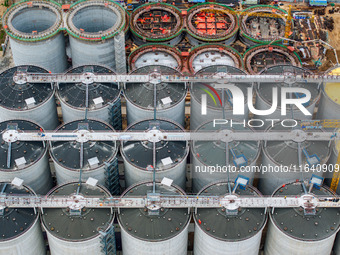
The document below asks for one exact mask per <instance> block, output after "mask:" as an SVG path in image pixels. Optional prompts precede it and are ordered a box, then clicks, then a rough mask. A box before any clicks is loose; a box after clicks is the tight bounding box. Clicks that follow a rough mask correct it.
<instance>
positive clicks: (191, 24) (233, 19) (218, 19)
mask: <svg viewBox="0 0 340 255" xmlns="http://www.w3.org/2000/svg"><path fill="white" fill-rule="evenodd" d="M185 22H186V29H187V32H188V35H187V36H188V39H189V41H190V43H191V44H192V45H199V44H202V43H223V44H226V45H230V44H232V43H233V42H234V41H235V40H236V37H237V34H238V33H237V32H238V29H239V20H238V16H237V14H236V12H235V11H234V10H233V9H231V8H230V7H228V6H226V5H223V4H218V3H200V4H196V5H194V6H193V7H191V8H190V9H188V11H187V15H186V17H185Z"/></svg>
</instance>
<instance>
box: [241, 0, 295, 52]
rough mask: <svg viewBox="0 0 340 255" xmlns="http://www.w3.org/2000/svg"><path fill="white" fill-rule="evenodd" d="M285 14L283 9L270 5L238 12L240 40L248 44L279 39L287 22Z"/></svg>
mask: <svg viewBox="0 0 340 255" xmlns="http://www.w3.org/2000/svg"><path fill="white" fill-rule="evenodd" d="M287 15H288V13H287V12H286V11H285V10H283V9H280V8H278V7H275V6H272V5H255V6H251V7H249V8H247V9H244V10H243V11H242V12H241V14H240V40H241V41H242V42H243V43H245V44H246V45H248V46H253V45H256V44H262V43H267V44H268V43H273V42H279V41H281V39H280V37H281V38H283V37H285V31H286V25H287V24H288V23H287ZM290 31H292V27H291V28H290Z"/></svg>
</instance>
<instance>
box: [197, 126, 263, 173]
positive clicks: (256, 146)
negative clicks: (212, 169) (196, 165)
mask: <svg viewBox="0 0 340 255" xmlns="http://www.w3.org/2000/svg"><path fill="white" fill-rule="evenodd" d="M229 121H230V120H229ZM235 122H236V123H238V121H235ZM220 130H232V131H235V132H254V131H253V129H252V128H250V127H247V126H246V127H244V126H243V125H238V124H234V125H233V126H232V127H230V123H228V124H216V125H215V127H214V123H213V122H212V121H211V122H208V123H205V124H203V125H201V126H200V127H198V128H197V130H196V131H197V132H207V133H213V132H218V131H220ZM228 148H229V163H228V164H229V165H232V166H236V167H237V168H239V167H241V166H248V165H251V164H253V163H254V162H255V161H256V160H257V158H258V157H259V153H260V142H257V141H232V142H229V144H228ZM191 150H192V152H193V154H194V156H195V157H196V158H197V159H198V160H199V161H200V162H201V163H202V164H204V165H209V166H221V167H222V166H225V165H226V143H225V142H221V141H193V142H192V143H191Z"/></svg>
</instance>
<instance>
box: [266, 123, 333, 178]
mask: <svg viewBox="0 0 340 255" xmlns="http://www.w3.org/2000/svg"><path fill="white" fill-rule="evenodd" d="M284 124H285V125H287V126H288V125H290V126H293V125H295V124H296V122H295V121H292V120H291V121H289V120H286V121H285V123H284ZM299 126H301V123H300V122H298V124H297V127H299ZM293 130H296V131H298V130H299V129H296V128H295V129H294V128H291V127H284V126H282V125H281V122H279V123H276V124H274V126H273V127H271V128H268V129H267V132H271V131H272V132H290V131H293ZM313 132H323V130H320V129H313ZM263 152H264V153H265V154H266V156H268V157H269V158H270V159H271V160H272V161H273V162H275V163H276V164H277V165H280V166H281V165H283V166H289V167H290V168H291V170H293V169H296V170H298V169H299V166H300V164H299V158H298V143H297V142H294V141H292V140H289V141H266V142H265V143H263ZM330 153H331V147H330V145H329V141H304V142H301V161H302V162H301V164H302V166H303V169H305V170H309V171H316V170H317V167H320V164H321V165H322V164H325V163H326V162H327V161H328V158H329V157H330ZM312 166H314V167H312ZM316 173H317V172H316ZM294 179H295V178H294Z"/></svg>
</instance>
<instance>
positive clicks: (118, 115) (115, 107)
mask: <svg viewBox="0 0 340 255" xmlns="http://www.w3.org/2000/svg"><path fill="white" fill-rule="evenodd" d="M110 105H111V107H110V108H109V119H110V125H111V126H112V127H113V128H114V129H115V130H122V112H121V101H120V99H118V100H117V101H116V102H115V103H111V104H110Z"/></svg>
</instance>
